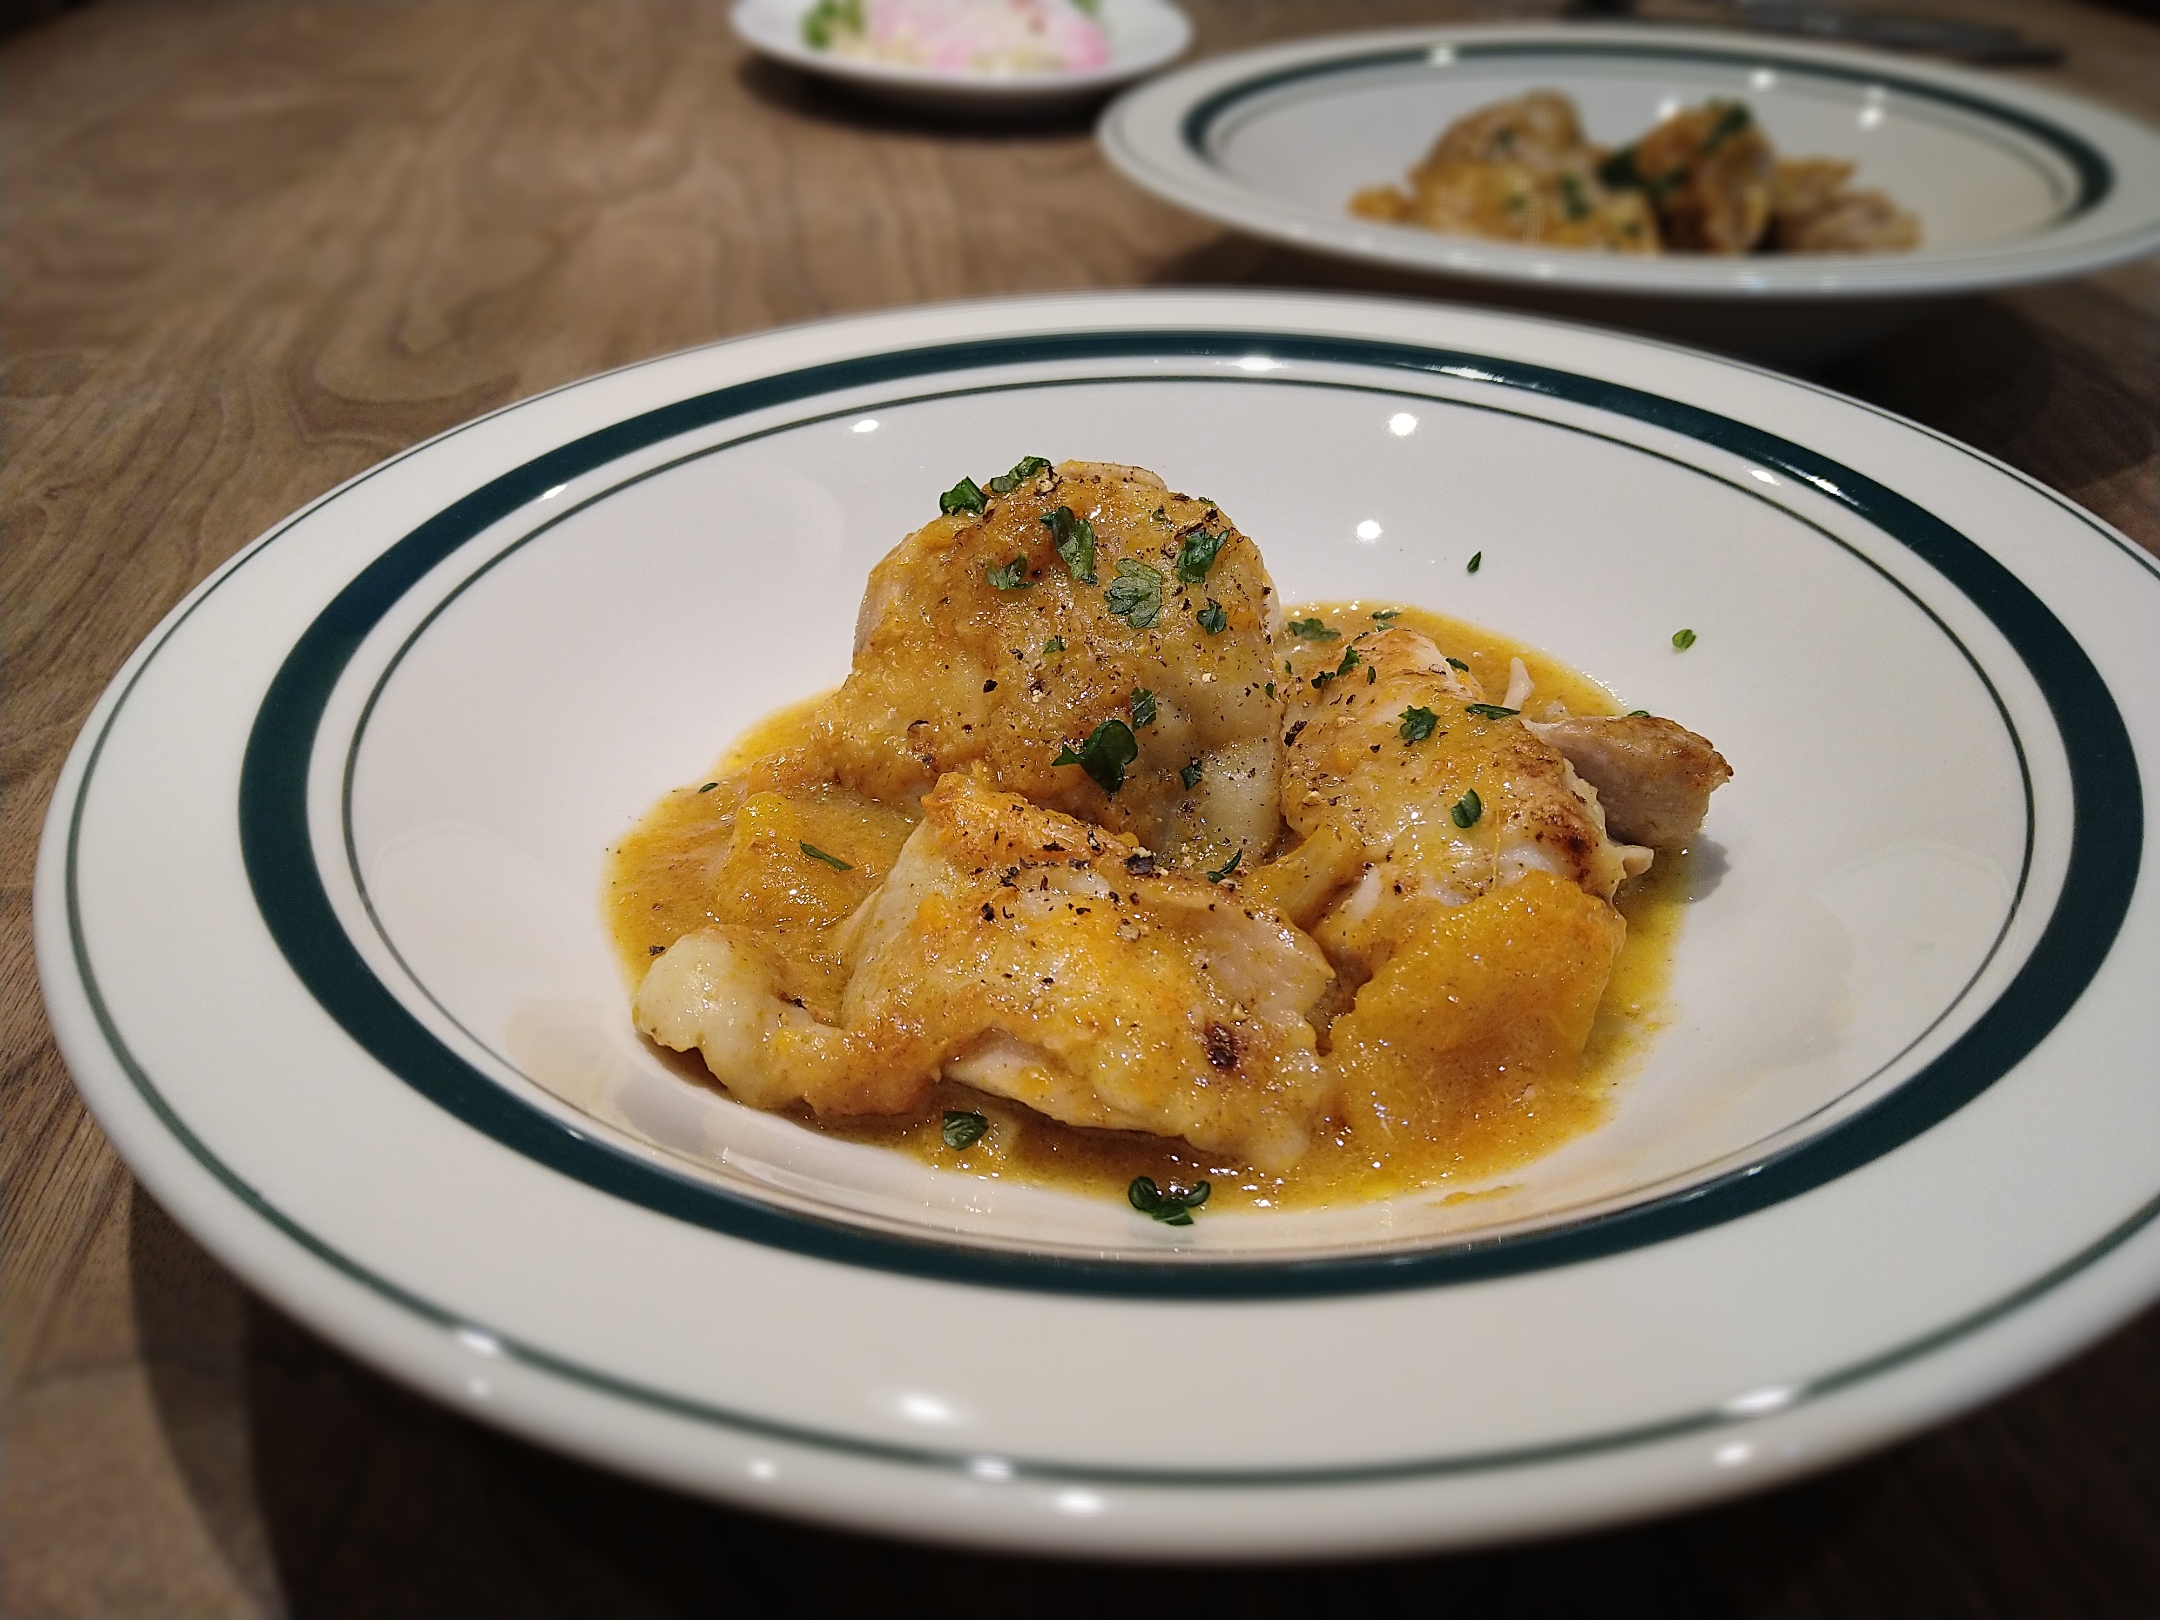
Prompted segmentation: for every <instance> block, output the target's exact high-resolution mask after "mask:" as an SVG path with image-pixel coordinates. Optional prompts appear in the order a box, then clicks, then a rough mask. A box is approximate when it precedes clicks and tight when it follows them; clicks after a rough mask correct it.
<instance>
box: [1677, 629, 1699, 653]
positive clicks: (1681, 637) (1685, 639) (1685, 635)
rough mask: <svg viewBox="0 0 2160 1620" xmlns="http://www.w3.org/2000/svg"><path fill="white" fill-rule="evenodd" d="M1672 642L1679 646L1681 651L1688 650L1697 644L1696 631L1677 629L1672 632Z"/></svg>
mask: <svg viewBox="0 0 2160 1620" xmlns="http://www.w3.org/2000/svg"><path fill="white" fill-rule="evenodd" d="M1672 644H1673V645H1674V646H1675V647H1677V648H1679V649H1680V651H1682V652H1686V651H1687V650H1688V649H1689V648H1690V647H1692V646H1694V645H1695V632H1694V631H1692V630H1675V631H1674V632H1673V633H1672Z"/></svg>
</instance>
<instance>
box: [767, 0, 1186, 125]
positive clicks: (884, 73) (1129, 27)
mask: <svg viewBox="0 0 2160 1620" xmlns="http://www.w3.org/2000/svg"><path fill="white" fill-rule="evenodd" d="M814 3H815V0H735V9H734V10H733V11H732V12H731V13H729V19H730V20H731V21H732V22H733V23H734V25H735V32H736V34H737V35H738V36H739V37H740V38H741V39H742V41H743V43H744V44H746V45H749V46H750V47H751V48H752V49H754V50H758V51H762V52H764V54H765V55H767V56H770V57H773V58H775V59H776V60H778V61H782V62H785V63H787V65H788V66H789V67H795V68H801V69H802V70H803V71H804V72H806V73H816V74H819V75H821V76H823V77H825V78H829V79H836V80H839V81H840V82H842V83H844V84H847V85H850V86H852V87H854V88H855V89H857V90H860V91H863V92H865V93H866V94H869V95H873V96H876V97H877V98H878V99H879V100H881V101H888V102H896V103H899V104H902V105H906V106H911V107H920V108H924V109H927V110H931V111H944V112H961V113H966V112H976V113H986V112H998V111H1007V112H1013V111H1018V110H1021V109H1023V108H1025V109H1030V110H1035V109H1041V110H1049V109H1052V108H1056V107H1060V106H1070V105H1073V104H1076V103H1080V102H1084V101H1087V100H1090V99H1092V98H1094V97H1096V96H1100V95H1102V94H1104V93H1105V92H1106V91H1109V90H1114V89H1116V88H1117V87H1118V86H1120V85H1125V84H1130V83H1131V82H1132V81H1133V80H1135V79H1137V78H1139V77H1141V76H1142V75H1143V74H1148V73H1153V72H1154V71H1155V70H1156V69H1157V68H1159V67H1163V66H1165V65H1167V64H1168V63H1171V62H1174V61H1176V60H1177V59H1178V57H1180V56H1181V55H1183V54H1184V51H1185V47H1186V46H1187V45H1189V44H1191V43H1192V22H1191V20H1190V19H1189V18H1187V17H1186V15H1185V13H1184V12H1182V11H1180V10H1179V9H1178V8H1177V7H1176V6H1174V5H1172V4H1170V3H1169V0H1102V10H1101V22H1102V27H1103V34H1104V37H1105V39H1106V41H1107V43H1108V45H1109V50H1110V60H1109V61H1108V62H1106V63H1105V64H1104V65H1103V66H1101V67H1099V68H1093V69H1090V70H1089V71H1087V72H1084V73H1009V74H988V73H947V72H936V71H932V70H931V69H929V68H914V67H905V66H900V65H898V64H894V63H887V62H868V61H860V60H857V59H855V58H853V57H847V56H839V55H836V54H834V53H833V52H831V51H821V50H819V49H817V48H816V47H815V46H813V45H811V44H809V43H808V42H807V41H805V40H804V38H803V33H802V24H803V18H804V16H805V15H806V14H808V12H809V11H810V9H811V7H812V5H813V4H814Z"/></svg>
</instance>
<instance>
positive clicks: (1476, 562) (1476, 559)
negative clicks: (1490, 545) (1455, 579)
mask: <svg viewBox="0 0 2160 1620" xmlns="http://www.w3.org/2000/svg"><path fill="white" fill-rule="evenodd" d="M1484 565H1485V553H1484V552H1482V551H1473V552H1472V553H1470V566H1469V567H1468V568H1466V569H1464V570H1463V572H1464V573H1466V574H1474V573H1476V572H1477V571H1478V570H1479V569H1480V568H1482V567H1484Z"/></svg>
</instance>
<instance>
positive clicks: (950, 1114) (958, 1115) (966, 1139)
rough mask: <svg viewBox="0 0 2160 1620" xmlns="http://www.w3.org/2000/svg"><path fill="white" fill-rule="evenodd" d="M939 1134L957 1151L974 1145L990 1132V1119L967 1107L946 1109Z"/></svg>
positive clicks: (948, 1145)
mask: <svg viewBox="0 0 2160 1620" xmlns="http://www.w3.org/2000/svg"><path fill="white" fill-rule="evenodd" d="M938 1134H939V1135H940V1136H942V1137H944V1138H945V1145H946V1146H947V1147H949V1148H951V1149H953V1150H954V1151H955V1152H959V1151H963V1150H965V1149H967V1148H971V1147H973V1146H974V1145H975V1144H976V1143H977V1142H980V1141H981V1140H982V1139H983V1138H984V1137H985V1136H987V1135H989V1134H990V1121H989V1120H987V1119H985V1118H984V1117H983V1116H982V1115H980V1114H978V1113H976V1112H974V1111H973V1110H972V1109H967V1108H948V1109H946V1110H945V1123H944V1125H943V1127H942V1128H941V1129H940V1130H939V1132H938Z"/></svg>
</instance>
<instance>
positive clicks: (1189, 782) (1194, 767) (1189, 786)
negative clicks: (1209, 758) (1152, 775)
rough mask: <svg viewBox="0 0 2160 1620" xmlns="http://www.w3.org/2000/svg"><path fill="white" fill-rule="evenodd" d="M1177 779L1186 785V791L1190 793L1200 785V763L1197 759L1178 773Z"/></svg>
mask: <svg viewBox="0 0 2160 1620" xmlns="http://www.w3.org/2000/svg"><path fill="white" fill-rule="evenodd" d="M1177 779H1178V780H1179V781H1180V782H1182V783H1184V784H1185V791H1186V792H1187V793H1190V792H1191V791H1192V790H1193V789H1194V788H1196V787H1198V786H1199V785H1200V762H1199V761H1198V760H1197V759H1196V760H1194V761H1192V763H1190V764H1189V765H1187V766H1186V767H1185V768H1184V769H1183V770H1181V771H1179V772H1178V773H1177Z"/></svg>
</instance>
